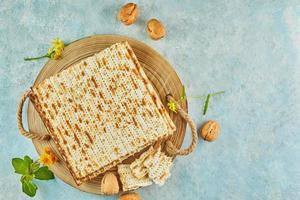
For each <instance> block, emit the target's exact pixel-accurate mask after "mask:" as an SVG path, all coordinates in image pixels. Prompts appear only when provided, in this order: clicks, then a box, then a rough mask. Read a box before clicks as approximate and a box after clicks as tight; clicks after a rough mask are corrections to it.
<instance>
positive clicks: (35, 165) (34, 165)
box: [30, 162, 40, 173]
mask: <svg viewBox="0 0 300 200" xmlns="http://www.w3.org/2000/svg"><path fill="white" fill-rule="evenodd" d="M39 168H40V163H39V162H34V163H31V165H30V171H31V173H35V172H36V171H37V170H38V169H39Z"/></svg>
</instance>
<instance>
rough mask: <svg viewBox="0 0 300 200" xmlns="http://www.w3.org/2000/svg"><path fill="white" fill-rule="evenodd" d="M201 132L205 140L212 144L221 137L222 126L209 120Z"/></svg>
mask: <svg viewBox="0 0 300 200" xmlns="http://www.w3.org/2000/svg"><path fill="white" fill-rule="evenodd" d="M199 132H200V133H199V134H200V136H201V137H202V138H203V139H204V140H206V141H208V142H212V141H214V140H215V139H217V137H218V136H219V133H220V126H219V124H218V123H217V122H216V121H213V120H209V121H207V122H206V123H204V124H203V126H202V128H201V129H200V131H199Z"/></svg>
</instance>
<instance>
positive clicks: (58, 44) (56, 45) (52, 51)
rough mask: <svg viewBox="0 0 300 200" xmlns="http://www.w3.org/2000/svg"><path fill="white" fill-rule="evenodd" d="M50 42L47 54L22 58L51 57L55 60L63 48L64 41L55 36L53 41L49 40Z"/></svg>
mask: <svg viewBox="0 0 300 200" xmlns="http://www.w3.org/2000/svg"><path fill="white" fill-rule="evenodd" d="M51 44H52V45H53V46H52V47H51V48H49V49H48V52H47V54H45V55H43V56H39V57H35V58H24V60H27V61H29V60H37V59H40V58H46V57H47V58H51V59H54V60H57V59H59V58H60V56H61V53H62V51H63V50H64V48H65V43H64V42H63V41H61V40H60V39H59V38H55V39H53V41H52V42H51Z"/></svg>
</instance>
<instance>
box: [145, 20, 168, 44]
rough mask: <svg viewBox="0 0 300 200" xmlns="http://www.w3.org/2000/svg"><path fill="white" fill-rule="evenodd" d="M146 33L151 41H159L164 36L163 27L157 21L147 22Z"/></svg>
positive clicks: (164, 30)
mask: <svg viewBox="0 0 300 200" xmlns="http://www.w3.org/2000/svg"><path fill="white" fill-rule="evenodd" d="M147 32H148V35H149V36H150V37H151V38H152V39H153V40H159V39H161V38H163V37H164V36H165V35H166V29H165V27H164V25H163V24H162V23H161V22H160V21H158V20H157V19H150V20H149V21H148V22H147Z"/></svg>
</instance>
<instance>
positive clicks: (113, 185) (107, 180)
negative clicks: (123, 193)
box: [100, 172, 119, 195]
mask: <svg viewBox="0 0 300 200" xmlns="http://www.w3.org/2000/svg"><path fill="white" fill-rule="evenodd" d="M100 191H101V193H103V194H105V195H113V194H117V193H118V192H119V183H118V179H117V177H116V175H114V173H112V172H108V173H106V174H105V175H104V176H103V178H102V180H101V186H100Z"/></svg>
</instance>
